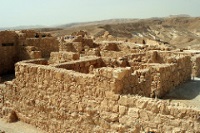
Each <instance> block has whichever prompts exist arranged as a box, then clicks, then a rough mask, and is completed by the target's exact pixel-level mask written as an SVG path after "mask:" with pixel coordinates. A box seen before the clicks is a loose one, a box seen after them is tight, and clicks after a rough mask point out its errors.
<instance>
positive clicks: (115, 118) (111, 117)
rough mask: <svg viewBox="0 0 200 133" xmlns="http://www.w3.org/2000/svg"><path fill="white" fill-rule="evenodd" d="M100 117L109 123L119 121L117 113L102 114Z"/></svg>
mask: <svg viewBox="0 0 200 133" xmlns="http://www.w3.org/2000/svg"><path fill="white" fill-rule="evenodd" d="M100 117H101V118H103V119H105V120H106V121H108V122H116V121H118V114H117V113H111V112H105V111H103V112H101V113H100Z"/></svg>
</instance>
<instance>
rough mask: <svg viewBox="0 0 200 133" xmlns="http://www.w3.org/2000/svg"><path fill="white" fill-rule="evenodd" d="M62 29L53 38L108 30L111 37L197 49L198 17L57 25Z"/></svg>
mask: <svg viewBox="0 0 200 133" xmlns="http://www.w3.org/2000/svg"><path fill="white" fill-rule="evenodd" d="M58 28H62V30H58V31H52V32H51V33H53V34H54V35H55V36H62V35H65V34H70V33H72V32H74V31H78V30H87V31H88V32H89V33H90V34H91V35H92V36H94V37H100V36H102V35H104V33H105V32H106V31H107V32H108V33H109V34H110V35H112V36H113V37H125V38H132V37H144V38H149V39H153V40H157V41H162V42H165V43H169V44H172V45H174V46H177V47H180V48H184V47H188V46H189V47H191V48H195V49H200V46H199V44H200V18H199V17H187V16H181V17H180V16H170V17H166V18H150V19H112V20H104V21H96V22H88V23H87V22H85V23H74V24H71V25H62V26H58Z"/></svg>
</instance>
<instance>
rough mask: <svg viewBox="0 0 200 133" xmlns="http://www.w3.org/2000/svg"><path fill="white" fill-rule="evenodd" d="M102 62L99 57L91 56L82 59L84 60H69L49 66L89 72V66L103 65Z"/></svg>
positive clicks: (97, 66)
mask: <svg viewBox="0 0 200 133" xmlns="http://www.w3.org/2000/svg"><path fill="white" fill-rule="evenodd" d="M102 63H103V62H102V59H101V58H99V57H92V58H89V59H84V60H77V61H70V62H66V63H60V64H52V65H51V66H53V67H56V68H64V69H67V70H74V71H76V72H81V73H89V71H90V70H89V69H90V67H93V68H99V67H102V65H103V64H102ZM91 69H92V68H91Z"/></svg>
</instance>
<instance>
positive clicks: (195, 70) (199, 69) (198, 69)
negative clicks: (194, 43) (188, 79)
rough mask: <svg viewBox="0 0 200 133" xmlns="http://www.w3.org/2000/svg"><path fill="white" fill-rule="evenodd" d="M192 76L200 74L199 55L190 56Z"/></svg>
mask: <svg viewBox="0 0 200 133" xmlns="http://www.w3.org/2000/svg"><path fill="white" fill-rule="evenodd" d="M191 60H192V76H195V77H198V76H200V55H195V56H193V57H192V59H191Z"/></svg>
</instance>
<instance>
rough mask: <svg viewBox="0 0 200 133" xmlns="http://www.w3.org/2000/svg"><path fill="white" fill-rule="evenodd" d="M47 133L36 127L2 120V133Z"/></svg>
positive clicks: (0, 123)
mask: <svg viewBox="0 0 200 133" xmlns="http://www.w3.org/2000/svg"><path fill="white" fill-rule="evenodd" d="M1 131H5V133H45V132H44V131H42V130H39V129H37V128H36V127H34V126H31V125H29V124H26V123H23V122H20V121H19V122H15V123H7V122H6V121H5V120H4V119H0V133H1Z"/></svg>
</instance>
